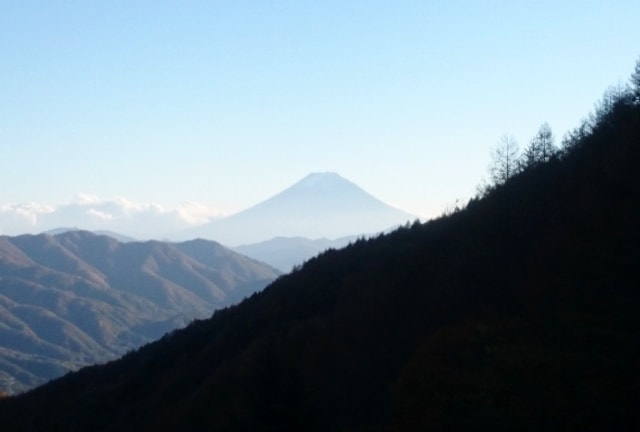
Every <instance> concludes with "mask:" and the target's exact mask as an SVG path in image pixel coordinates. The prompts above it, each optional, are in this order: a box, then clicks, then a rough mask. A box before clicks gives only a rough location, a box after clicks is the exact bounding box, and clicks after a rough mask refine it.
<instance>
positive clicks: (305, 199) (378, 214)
mask: <svg viewBox="0 0 640 432" xmlns="http://www.w3.org/2000/svg"><path fill="white" fill-rule="evenodd" d="M414 219H416V217H415V216H413V215H411V214H409V213H407V212H404V211H402V210H399V209H396V208H394V207H391V206H389V205H388V204H385V203H384V202H382V201H380V200H378V199H377V198H375V197H373V196H372V195H370V194H369V193H367V192H365V191H364V190H362V189H361V188H360V187H359V186H357V185H355V184H354V183H352V182H350V181H349V180H347V179H345V178H343V177H341V176H340V175H338V174H336V173H332V172H326V173H314V174H309V175H308V176H306V177H305V178H303V179H302V180H300V181H298V182H297V183H295V184H294V185H293V186H291V187H289V188H287V189H285V190H284V191H282V192H280V193H279V194H277V195H275V196H273V197H271V198H269V199H267V200H266V201H263V202H261V203H259V204H257V205H255V206H253V207H251V208H249V209H247V210H244V211H242V212H240V213H237V214H235V215H232V216H229V217H226V218H223V219H218V220H215V221H212V222H210V223H207V224H205V225H203V226H200V227H197V228H193V229H190V230H187V231H184V232H182V233H181V234H180V237H181V238H183V239H186V238H199V237H200V238H207V239H213V240H216V241H218V242H220V243H222V244H225V245H230V246H239V245H243V244H251V243H258V242H263V241H266V240H269V239H272V238H274V237H307V238H328V239H337V238H340V237H344V236H350V235H358V234H375V233H378V232H380V231H383V230H386V229H389V228H390V227H394V226H398V225H401V224H404V223H406V222H407V221H412V220H414Z"/></svg>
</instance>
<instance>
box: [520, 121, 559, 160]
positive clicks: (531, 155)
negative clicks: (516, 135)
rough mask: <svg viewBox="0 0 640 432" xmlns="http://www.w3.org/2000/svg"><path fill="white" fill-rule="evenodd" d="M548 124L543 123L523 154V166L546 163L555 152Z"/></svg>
mask: <svg viewBox="0 0 640 432" xmlns="http://www.w3.org/2000/svg"><path fill="white" fill-rule="evenodd" d="M554 139H555V138H554V136H553V132H552V131H551V126H549V123H543V124H542V125H541V126H540V129H538V133H536V135H535V136H534V137H533V139H532V140H531V143H530V144H529V147H527V149H526V150H525V152H524V155H523V156H524V165H525V166H533V165H538V164H540V163H544V162H548V161H549V159H551V157H552V156H553V155H554V154H555V153H556V152H557V149H556V147H555V144H554V143H553V141H554Z"/></svg>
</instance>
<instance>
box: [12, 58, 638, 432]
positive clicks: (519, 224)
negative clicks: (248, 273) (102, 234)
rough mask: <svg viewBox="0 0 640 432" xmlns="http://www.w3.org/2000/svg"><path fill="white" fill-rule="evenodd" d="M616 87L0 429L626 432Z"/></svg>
mask: <svg viewBox="0 0 640 432" xmlns="http://www.w3.org/2000/svg"><path fill="white" fill-rule="evenodd" d="M636 79H637V81H636ZM632 82H633V83H634V87H632V88H631V89H628V90H627V89H623V90H621V91H618V92H608V93H607V96H606V98H605V100H603V102H602V103H600V104H599V105H598V109H597V110H596V112H595V114H594V115H593V116H592V117H591V118H590V119H589V120H587V121H585V123H584V124H582V125H580V126H579V127H578V128H576V130H575V131H573V132H572V133H571V134H569V135H568V136H567V138H566V139H565V140H564V142H563V145H562V148H560V149H557V148H552V147H549V149H548V150H550V152H547V150H544V151H541V152H538V150H540V146H538V144H540V141H538V140H537V139H534V142H535V143H536V146H538V147H535V146H534V147H532V149H531V150H535V151H533V152H531V153H527V154H528V156H527V157H526V158H525V159H523V160H522V162H521V163H520V164H518V169H517V170H515V171H514V172H512V173H511V174H510V175H508V176H506V177H504V178H503V179H502V180H500V181H499V182H496V183H495V184H493V185H490V186H489V187H487V188H486V189H485V190H484V192H483V193H482V196H480V197H478V198H477V199H474V200H472V201H471V202H469V203H468V205H466V206H465V207H464V208H462V209H458V210H457V211H455V212H453V213H452V214H450V215H446V216H443V217H441V218H438V219H435V220H432V221H430V222H427V223H425V224H419V223H415V224H413V225H412V226H406V227H404V228H402V229H399V230H397V231H395V232H393V233H391V234H388V235H381V236H379V237H378V238H375V239H369V240H359V241H357V242H355V243H354V244H351V245H350V246H348V247H346V248H344V249H341V250H329V251H327V252H325V253H323V254H321V255H320V256H318V257H316V258H313V259H311V260H309V261H308V262H306V263H305V264H304V265H303V266H302V268H301V269H300V270H298V271H295V272H293V273H291V274H289V275H287V276H285V277H282V278H280V279H278V280H277V281H276V282H274V283H273V284H272V285H270V286H269V287H268V288H267V289H265V290H264V291H262V292H261V293H258V294H255V295H253V296H252V297H250V298H249V299H247V300H245V301H244V302H242V303H241V304H240V305H238V306H236V307H231V308H228V309H225V310H222V311H218V312H216V313H215V314H214V316H213V317H212V318H211V319H208V320H204V321H198V322H194V323H193V324H191V325H190V326H189V327H188V328H187V329H185V330H183V331H178V332H174V333H172V334H169V335H167V336H165V337H163V338H162V339H161V340H159V341H157V342H154V343H152V344H149V345H147V346H146V347H144V348H141V349H140V350H138V351H136V352H132V353H130V354H128V355H126V356H125V357H124V358H122V359H121V360H118V361H114V362H112V363H109V364H107V365H105V366H100V367H92V368H85V369H83V370H81V371H79V372H77V373H73V374H69V375H68V376H66V377H64V378H63V379H60V380H57V381H55V382H52V383H50V384H48V385H45V386H42V387H40V388H38V389H36V390H33V391H31V392H29V393H27V394H24V395H21V396H18V397H13V398H8V399H4V400H3V401H1V402H0V424H2V425H3V428H7V430H61V431H62V430H64V431H76V430H77V431H82V430H93V431H116V430H118V431H122V430H156V431H173V430H218V431H223V430H312V431H328V430H347V431H356V430H357V431H364V430H370V431H371V430H377V431H383V430H389V431H392V430H393V431H396V430H437V431H450V430H491V431H510V430H530V431H548V430H564V431H584V430H632V429H634V427H633V426H634V425H637V420H638V414H637V413H638V394H639V393H638V391H639V389H640V361H639V360H640V344H639V338H638V329H639V328H640V314H638V312H637V310H638V306H640V290H639V288H638V287H640V277H639V275H638V270H637V269H638V258H639V257H640V254H639V253H638V244H640V228H639V227H638V223H637V220H638V216H637V215H638V208H639V207H640V206H639V203H640V171H639V170H638V169H637V161H638V160H640V65H639V67H638V69H637V70H636V74H634V80H633V81H632ZM541 155H542V156H541ZM529 156H530V157H529Z"/></svg>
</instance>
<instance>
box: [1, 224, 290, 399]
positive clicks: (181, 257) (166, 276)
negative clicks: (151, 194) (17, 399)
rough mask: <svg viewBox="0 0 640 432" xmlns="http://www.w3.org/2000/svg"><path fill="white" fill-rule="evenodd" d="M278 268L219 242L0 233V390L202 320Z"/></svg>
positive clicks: (106, 356)
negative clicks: (239, 252) (164, 241)
mask: <svg viewBox="0 0 640 432" xmlns="http://www.w3.org/2000/svg"><path fill="white" fill-rule="evenodd" d="M278 275H279V272H278V271H277V270H275V269H273V268H271V267H269V266H267V265H266V264H263V263H259V262H257V261H254V260H252V259H250V258H247V257H245V256H243V255H240V254H238V253H236V252H233V251H231V250H229V249H227V248H225V247H223V246H221V245H220V244H218V243H216V242H212V241H206V240H194V241H189V242H184V243H177V244H172V243H163V242H157V241H149V242H127V243H123V242H120V241H118V240H116V239H114V238H112V237H108V236H105V235H97V234H94V233H89V232H85V231H77V230H76V231H74V230H66V229H65V230H61V233H59V234H56V235H49V234H41V235H23V236H18V237H6V236H2V237H0V390H1V391H4V392H6V393H12V392H17V391H22V390H25V389H27V388H29V387H32V386H35V385H37V384H41V383H43V382H44V381H46V380H48V379H51V378H54V377H57V376H60V375H62V374H63V373H65V372H66V371H69V370H73V369H77V368H78V367H80V366H84V365H87V364H93V363H100V362H104V361H106V360H109V359H113V358H115V357H117V356H119V355H122V354H124V353H125V352H126V351H127V350H131V349H133V348H136V347H138V346H140V345H142V344H144V343H146V342H149V341H151V340H154V339H156V338H158V337H160V336H162V335H163V334H164V333H166V332H168V331H170V330H173V329H175V328H178V327H182V326H184V325H185V324H187V323H189V322H190V321H192V320H193V319H196V318H205V317H208V316H209V315H211V313H212V312H213V311H214V310H216V309H220V308H222V307H226V306H229V305H231V304H233V303H236V302H238V301H239V300H241V299H242V298H244V297H246V296H248V295H250V294H252V293H254V292H255V291H257V290H260V289H262V288H263V287H264V286H266V285H267V284H268V283H269V282H270V281H272V280H273V279H274V278H276V277H277V276H278Z"/></svg>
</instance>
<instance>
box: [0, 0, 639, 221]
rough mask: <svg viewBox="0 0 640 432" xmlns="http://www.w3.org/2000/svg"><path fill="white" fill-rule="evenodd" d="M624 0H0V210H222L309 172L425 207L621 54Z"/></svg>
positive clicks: (625, 50) (629, 20)
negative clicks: (150, 205)
mask: <svg viewBox="0 0 640 432" xmlns="http://www.w3.org/2000/svg"><path fill="white" fill-rule="evenodd" d="M638 23H640V1H638V0H619V1H615V2H610V1H530V2H518V1H455V0H454V1H427V0H420V1H402V0H399V1H375V0H366V1H349V0H324V1H310V0H309V1H303V0H295V1H294V0H291V1H279V0H273V1H264V0H260V1H258V0H255V1H242V0H234V1H171V2H169V1H158V0H154V1H134V0H127V1H55V0H51V1H30V0H16V1H13V0H0V163H1V164H2V166H1V169H0V185H2V186H1V191H0V205H3V204H6V203H20V202H26V201H32V202H43V203H47V204H50V205H55V204H58V203H64V202H70V201H72V200H73V199H74V197H75V196H76V195H77V194H79V193H86V194H93V195H97V196H100V197H104V198H109V199H111V198H117V197H124V198H127V199H129V200H132V201H135V202H155V203H158V204H160V205H163V206H175V205H178V204H179V203H180V202H182V201H185V200H189V201H197V202H200V203H203V204H205V205H207V206H210V207H213V208H217V209H220V210H222V211H225V212H232V211H236V210H241V209H243V208H246V207H248V206H251V205H253V204H255V203H257V202H258V201H261V200H263V199H265V198H268V197H269V196H271V195H273V194H275V193H277V192H279V191H280V190H281V189H283V188H285V187H287V186H289V185H290V184H292V183H293V182H295V181H296V180H298V179H300V178H301V177H303V176H305V175H306V174H308V173H310V172H314V171H336V172H338V173H340V174H341V175H342V176H344V177H346V178H348V179H350V180H352V181H353V182H355V183H357V184H358V185H360V186H361V187H363V188H364V189H366V190H367V191H369V192H370V193H372V194H373V195H375V196H377V197H378V198H380V199H382V200H384V201H386V202H388V203H391V204H394V205H396V206H398V207H401V208H403V209H405V210H408V211H410V212H413V213H417V214H420V215H422V216H427V217H429V216H435V215H437V214H439V213H441V212H442V211H443V210H444V208H445V207H446V206H447V204H451V203H453V202H454V201H455V200H456V199H457V198H468V197H469V196H471V195H473V194H474V192H475V188H476V186H477V185H478V184H479V183H480V181H481V179H482V177H486V170H487V165H488V163H489V154H490V149H491V147H492V146H494V145H495V144H496V143H497V141H498V139H499V138H500V136H501V135H502V134H504V133H510V134H513V135H514V136H515V138H516V139H517V140H518V142H519V144H520V147H521V148H522V147H525V146H526V145H527V143H528V141H529V139H530V138H531V137H532V136H533V135H534V133H535V132H536V130H537V128H538V127H539V125H540V124H541V123H543V122H545V121H546V122H549V124H550V125H551V127H552V129H553V131H554V133H555V134H556V137H557V140H558V141H560V139H561V138H562V136H563V134H564V133H565V132H566V131H567V130H568V129H570V128H572V127H574V126H576V125H577V123H578V121H579V120H580V119H581V118H582V117H585V116H586V115H587V114H588V113H589V111H590V110H591V109H592V108H593V104H594V103H595V102H596V101H597V100H598V99H599V98H600V97H601V95H602V94H603V92H604V91H605V90H606V88H607V87H608V86H610V85H616V84H620V83H626V82H627V81H628V77H629V75H630V74H631V72H632V70H633V67H634V65H635V62H636V60H637V59H638V58H639V57H640V44H638V42H640V25H638Z"/></svg>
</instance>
